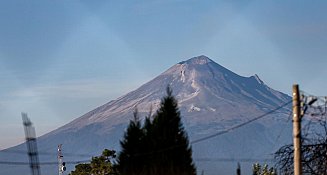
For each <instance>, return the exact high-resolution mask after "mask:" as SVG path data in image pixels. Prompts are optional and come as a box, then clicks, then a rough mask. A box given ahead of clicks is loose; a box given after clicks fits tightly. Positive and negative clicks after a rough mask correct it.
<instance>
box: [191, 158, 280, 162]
mask: <svg viewBox="0 0 327 175" xmlns="http://www.w3.org/2000/svg"><path fill="white" fill-rule="evenodd" d="M194 160H195V161H200V162H251V163H252V162H274V159H253V158H239V159H235V158H195V159H194Z"/></svg>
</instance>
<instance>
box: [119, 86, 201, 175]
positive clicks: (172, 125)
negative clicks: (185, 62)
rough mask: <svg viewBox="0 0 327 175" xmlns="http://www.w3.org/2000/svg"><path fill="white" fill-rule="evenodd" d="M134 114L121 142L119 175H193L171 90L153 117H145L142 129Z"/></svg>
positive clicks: (175, 101)
mask: <svg viewBox="0 0 327 175" xmlns="http://www.w3.org/2000/svg"><path fill="white" fill-rule="evenodd" d="M136 116H137V112H134V120H132V121H130V123H129V126H128V128H127V131H126V133H125V135H124V139H123V141H121V147H122V151H121V153H120V154H119V157H118V169H119V173H121V174H122V175H141V174H142V175H195V174H196V169H195V166H194V163H193V160H192V149H191V147H190V145H189V141H188V137H187V134H186V132H185V130H184V127H183V125H182V122H181V114H180V112H179V109H178V104H177V100H176V99H175V98H174V96H173V95H172V90H171V89H170V88H167V96H165V97H164V98H163V99H162V100H161V103H160V107H159V109H158V110H157V111H156V113H155V114H154V116H152V117H151V113H150V114H149V116H148V117H146V118H145V121H144V125H143V127H142V126H141V124H140V121H139V120H138V118H137V117H136Z"/></svg>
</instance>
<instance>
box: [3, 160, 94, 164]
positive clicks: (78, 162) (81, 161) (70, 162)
mask: <svg viewBox="0 0 327 175" xmlns="http://www.w3.org/2000/svg"><path fill="white" fill-rule="evenodd" d="M87 162H90V160H79V161H67V162H65V163H66V164H73V165H74V164H80V163H87ZM0 164H3V165H29V163H28V162H7V161H0ZM57 164H58V162H40V163H39V165H57Z"/></svg>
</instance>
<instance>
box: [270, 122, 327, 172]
mask: <svg viewBox="0 0 327 175" xmlns="http://www.w3.org/2000/svg"><path fill="white" fill-rule="evenodd" d="M315 120H316V121H314V122H313V123H312V122H309V123H307V124H306V125H305V127H304V128H303V134H302V146H301V152H302V172H303V174H313V175H327V117H326V116H322V117H321V118H319V119H318V118H317V119H315ZM293 156H294V148H293V144H289V145H285V146H283V147H281V148H280V149H279V150H278V151H277V152H276V153H275V159H276V160H277V165H278V166H279V169H280V170H281V173H283V174H287V175H291V174H293V173H294V172H293V166H294V164H293Z"/></svg>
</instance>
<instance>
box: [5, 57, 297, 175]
mask: <svg viewBox="0 0 327 175" xmlns="http://www.w3.org/2000/svg"><path fill="white" fill-rule="evenodd" d="M168 85H169V86H170V87H171V88H172V89H173V93H174V95H175V96H176V98H177V99H178V102H179V107H180V111H181V114H182V116H183V122H184V125H185V128H186V130H187V131H188V134H189V137H190V140H195V139H198V138H201V137H204V136H207V135H210V134H213V133H217V132H219V131H222V130H224V129H227V128H230V127H232V126H235V125H237V124H240V123H242V122H245V121H248V120H250V119H252V118H254V117H256V116H259V115H261V114H264V113H266V112H268V111H270V110H272V109H274V108H276V107H278V106H280V105H282V104H284V103H286V102H288V101H290V97H289V96H287V95H285V94H283V93H281V92H278V91H276V90H273V89H271V88H269V87H268V86H267V85H265V84H264V83H263V81H262V80H260V79H259V77H258V76H257V75H254V76H251V77H242V76H239V75H237V74H235V73H233V72H231V71H229V70H228V69H226V68H224V67H222V66H220V65H219V64H217V63H215V62H214V61H212V60H210V59H209V58H207V57H206V56H199V57H194V58H191V59H189V60H187V61H183V62H180V63H178V64H176V65H174V66H173V67H171V68H169V69H168V70H167V71H165V72H164V73H162V74H161V75H159V76H158V77H156V78H154V79H153V80H151V81H150V82H148V83H146V84H144V85H142V86H141V87H140V88H138V89H136V90H135V91H132V92H130V93H128V94H126V95H124V96H122V97H120V98H118V99H116V100H113V101H111V102H109V103H107V104H104V105H102V106H100V107H98V108H96V109H94V110H92V111H90V112H88V113H86V114H85V115H83V116H81V117H79V118H77V119H76V120H74V121H72V122H70V123H68V124H67V125H65V126H63V127H61V128H59V129H57V130H54V131H52V132H50V133H48V134H46V135H44V136H42V137H40V138H39V140H38V141H39V148H40V150H44V151H54V153H55V150H56V145H57V144H59V143H63V145H64V150H66V152H68V153H76V154H78V153H90V154H95V153H100V152H101V150H102V149H104V148H112V149H119V140H120V139H121V138H122V136H123V132H124V129H125V128H126V126H127V124H128V122H129V120H130V119H131V118H132V111H133V110H134V109H135V107H137V108H138V111H139V112H140V113H141V114H142V115H143V116H145V115H146V114H147V113H148V112H149V110H150V109H151V106H152V110H153V111H155V110H156V109H157V107H158V105H159V104H160V99H161V98H162V97H163V96H164V95H165V92H166V87H167V86H168ZM286 113H288V111H287V110H286V109H281V110H279V111H278V112H276V113H273V114H271V115H269V116H267V117H265V118H263V119H261V120H258V121H255V122H253V123H251V124H249V125H246V126H245V127H242V128H240V129H238V130H235V131H232V132H229V133H227V134H225V135H221V136H219V137H216V138H212V139H210V140H206V141H204V142H201V143H197V144H194V145H193V152H194V153H193V157H194V158H195V160H196V164H197V166H198V169H200V170H201V169H205V170H206V171H207V172H208V173H207V174H211V173H210V172H217V171H218V172H222V174H223V173H228V172H234V169H228V170H226V165H225V164H226V163H220V162H215V163H213V162H210V163H208V162H205V163H204V162H203V159H201V158H211V159H217V158H232V159H239V158H241V159H242V158H243V159H244V158H258V159H260V158H267V157H269V154H270V153H272V152H273V151H275V149H276V148H278V146H280V145H281V144H282V143H284V142H287V141H288V137H289V138H291V134H290V132H288V130H290V126H289V125H288V124H286V122H285V121H286V120H287V114H286ZM282 128H286V129H285V130H282ZM280 131H284V132H283V133H281V132H280ZM277 141H278V143H275V142H277ZM24 146H25V145H24ZM24 146H22V145H20V146H17V147H16V148H15V147H14V148H12V149H17V148H21V149H23V147H24ZM73 158H74V159H76V157H71V159H73ZM49 159H51V160H55V157H54V159H53V158H50V156H44V157H43V158H42V157H41V160H48V161H51V160H49ZM67 159H69V157H68V158H67ZM79 159H81V158H79ZM233 163H234V162H231V163H230V164H229V166H230V167H232V165H234V164H235V163H234V164H233ZM48 170H49V169H48ZM0 171H1V170H0ZM0 173H1V172H0ZM49 173H50V172H49ZM50 174H51V173H50Z"/></svg>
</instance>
